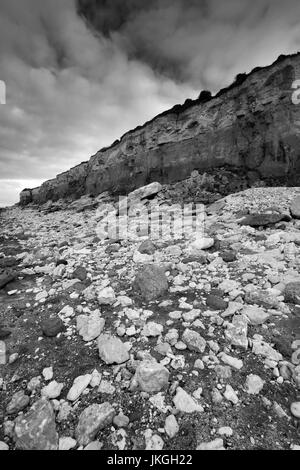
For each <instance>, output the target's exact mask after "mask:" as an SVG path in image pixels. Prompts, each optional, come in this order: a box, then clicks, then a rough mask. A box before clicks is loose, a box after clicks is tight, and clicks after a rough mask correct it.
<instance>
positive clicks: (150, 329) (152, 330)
mask: <svg viewBox="0 0 300 470" xmlns="http://www.w3.org/2000/svg"><path fill="white" fill-rule="evenodd" d="M163 329H164V327H163V325H160V324H159V323H155V322H149V323H146V325H145V326H144V329H143V331H142V335H143V336H146V337H147V338H150V337H153V338H155V337H156V336H160V335H161V334H162V332H163Z"/></svg>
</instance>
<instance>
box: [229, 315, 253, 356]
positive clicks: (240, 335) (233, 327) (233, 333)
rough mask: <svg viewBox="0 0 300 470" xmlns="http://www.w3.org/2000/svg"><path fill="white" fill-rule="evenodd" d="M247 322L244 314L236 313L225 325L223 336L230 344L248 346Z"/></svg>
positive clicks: (241, 346) (243, 347)
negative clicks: (230, 321)
mask: <svg viewBox="0 0 300 470" xmlns="http://www.w3.org/2000/svg"><path fill="white" fill-rule="evenodd" d="M247 335H248V322H247V319H246V317H245V316H244V315H236V316H234V317H233V319H232V323H229V324H228V325H227V329H226V331H225V338H226V339H227V340H228V341H229V343H230V344H231V345H232V346H235V347H237V348H242V349H247V348H248V337H247Z"/></svg>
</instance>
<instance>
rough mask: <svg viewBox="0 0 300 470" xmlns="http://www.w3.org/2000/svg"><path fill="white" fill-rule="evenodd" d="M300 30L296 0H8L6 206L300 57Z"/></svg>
mask: <svg viewBox="0 0 300 470" xmlns="http://www.w3.org/2000/svg"><path fill="white" fill-rule="evenodd" d="M299 23H300V2H299V0H285V1H284V2H283V1H282V0H147V1H144V0H42V1H41V0H22V1H20V0H0V81H1V82H0V85H1V84H2V85H3V82H4V83H5V86H6V104H0V206H5V205H10V204H14V203H16V202H17V201H18V195H19V192H20V191H21V190H22V189H23V188H25V187H35V186H38V185H39V184H41V183H42V182H43V181H45V180H47V179H50V178H53V177H55V176H56V175H57V174H59V173H61V172H63V171H66V170H68V169H69V168H70V167H72V166H75V165H77V164H79V163H80V162H82V161H87V160H88V159H89V158H90V156H91V155H93V154H95V153H96V152H97V151H98V150H99V149H101V148H102V147H105V146H108V145H110V144H111V143H112V142H113V141H114V140H116V139H117V138H120V137H121V135H122V134H124V133H125V132H127V131H128V130H130V129H132V128H134V127H136V126H138V125H140V124H143V123H144V122H145V121H147V120H149V119H151V118H152V117H154V116H155V115H156V114H158V113H160V112H162V111H164V110H166V109H168V108H170V107H172V106H174V105H175V104H177V103H183V102H184V101H185V100H186V99H187V98H193V99H195V98H197V96H198V95H199V93H200V91H201V90H203V89H208V90H211V91H212V92H213V93H215V92H217V91H218V90H219V89H220V88H223V87H225V86H227V85H229V84H230V83H231V82H232V81H233V80H234V78H235V76H236V75H237V74H238V73H244V72H249V71H250V70H252V69H253V68H254V67H257V66H264V65H269V64H271V63H272V62H273V61H274V60H276V58H277V57H278V56H279V55H280V54H289V53H294V52H297V51H299V50H300V28H299ZM299 78H300V77H299ZM2 89H3V86H0V102H1V103H2V101H3V93H2V95H1V90H2Z"/></svg>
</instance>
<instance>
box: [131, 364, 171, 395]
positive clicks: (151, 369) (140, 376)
mask: <svg viewBox="0 0 300 470" xmlns="http://www.w3.org/2000/svg"><path fill="white" fill-rule="evenodd" d="M134 383H136V384H137V385H138V386H139V388H140V389H141V390H142V391H144V392H148V393H155V392H160V391H161V390H163V389H165V388H167V387H168V384H169V371H168V369H166V368H165V367H164V366H162V365H161V364H158V363H157V362H154V361H149V360H146V361H142V362H141V363H140V364H139V365H138V367H137V369H136V373H135V376H134Z"/></svg>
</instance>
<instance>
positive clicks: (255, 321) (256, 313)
mask: <svg viewBox="0 0 300 470" xmlns="http://www.w3.org/2000/svg"><path fill="white" fill-rule="evenodd" d="M242 314H243V315H246V317H247V318H248V319H249V322H250V323H251V325H255V326H259V325H263V324H264V323H265V322H266V321H267V320H268V319H269V318H270V315H269V314H268V313H267V312H265V310H263V309H262V308H259V307H246V308H244V309H243V311H242Z"/></svg>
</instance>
